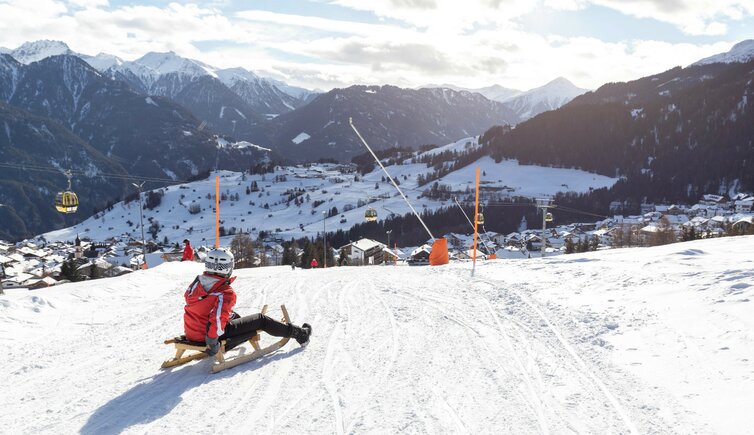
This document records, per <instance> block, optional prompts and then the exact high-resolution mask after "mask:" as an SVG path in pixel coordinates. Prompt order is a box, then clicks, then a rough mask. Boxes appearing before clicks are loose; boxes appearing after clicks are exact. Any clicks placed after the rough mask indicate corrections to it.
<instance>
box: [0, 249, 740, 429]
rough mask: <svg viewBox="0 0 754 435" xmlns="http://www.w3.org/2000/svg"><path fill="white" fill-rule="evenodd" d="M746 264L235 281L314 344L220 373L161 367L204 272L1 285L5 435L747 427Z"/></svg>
mask: <svg viewBox="0 0 754 435" xmlns="http://www.w3.org/2000/svg"><path fill="white" fill-rule="evenodd" d="M752 259H754V237H736V238H725V239H717V240H704V241H695V242H689V243H679V244H674V245H668V246H663V247H658V248H641V249H639V248H636V249H624V250H613V251H601V252H593V253H588V254H582V255H567V256H559V257H554V258H545V259H532V260H530V261H525V262H522V261H505V260H502V261H490V262H483V263H479V264H478V265H477V269H476V276H475V277H473V278H472V277H471V274H470V271H471V264H470V263H458V264H452V265H448V266H441V267H434V268H430V267H409V266H398V267H391V266H373V267H361V268H356V267H352V268H330V269H327V270H321V269H318V270H295V271H292V270H291V269H290V268H287V267H275V268H263V269H255V270H252V269H246V270H239V271H237V272H238V273H237V275H238V280H237V281H236V286H235V287H236V290H237V292H238V295H239V303H238V305H237V311H239V312H240V313H242V314H248V313H252V312H254V311H255V310H257V309H258V307H260V306H261V305H263V304H265V303H268V304H271V305H272V306H276V305H278V304H280V303H285V304H286V305H287V307H288V309H289V311H290V312H291V315H292V317H293V319H294V321H295V322H297V323H301V322H302V321H308V322H311V323H312V325H313V327H314V336H313V338H312V341H311V344H310V345H309V347H308V348H306V349H304V350H301V349H300V348H299V347H298V345H296V344H295V343H292V342H291V343H289V344H288V345H287V346H286V347H285V348H283V349H282V350H281V351H279V352H278V353H276V354H273V355H271V356H268V357H267V358H265V359H262V360H259V361H255V362H251V363H248V364H246V365H243V366H240V367H237V368H234V369H230V370H228V371H225V372H221V373H219V374H216V375H211V374H209V365H208V364H209V361H200V362H196V363H191V364H189V365H186V366H183V367H179V368H175V369H171V370H166V371H161V370H159V366H160V363H161V362H162V361H163V360H165V359H167V358H169V357H170V356H172V354H173V351H172V350H171V349H170V348H169V347H168V346H165V345H163V344H162V341H163V340H164V339H165V338H168V337H171V336H173V335H175V334H178V333H179V332H180V331H181V316H182V307H183V302H182V292H183V289H184V287H185V286H186V285H187V284H189V282H190V281H191V280H192V278H193V275H194V274H196V273H198V272H200V271H201V267H202V266H201V265H200V264H196V263H193V264H192V263H165V264H162V265H160V266H158V267H155V268H153V269H150V270H147V271H140V272H136V273H133V274H130V275H127V276H123V277H120V278H112V279H105V280H98V281H94V282H84V283H75V284H66V285H62V286H58V287H54V288H50V289H46V290H38V291H33V292H26V291H23V292H18V291H16V292H11V293H9V294H6V295H4V296H0V343H2V349H3V352H2V358H1V360H2V367H3V376H2V377H0V391H2V394H1V395H0V409H2V410H3V412H2V413H0V428H2V429H1V430H0V431H2V432H5V433H13V434H21V433H24V434H27V433H28V434H31V433H49V434H61V433H75V432H81V433H84V434H95V433H96V434H109V433H120V432H125V433H149V434H163V433H187V432H188V433H250V432H261V433H273V432H274V433H296V434H298V433H338V434H340V433H396V432H408V433H489V434H500V433H511V434H527V433H552V434H562V433H592V434H606V433H614V434H615V433H642V434H644V433H657V434H668V433H679V434H688V433H699V434H707V433H718V434H744V433H751V428H752V427H754V414H752V412H751V408H752V404H754V333H753V331H754V302H752V300H753V299H754V287H752V285H753V284H754V260H752ZM273 314H275V315H279V313H276V312H273ZM264 340H266V341H268V342H269V341H271V339H270V337H263V341H264Z"/></svg>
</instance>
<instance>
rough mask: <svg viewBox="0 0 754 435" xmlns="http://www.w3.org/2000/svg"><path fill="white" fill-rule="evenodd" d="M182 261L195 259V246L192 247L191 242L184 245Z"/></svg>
mask: <svg viewBox="0 0 754 435" xmlns="http://www.w3.org/2000/svg"><path fill="white" fill-rule="evenodd" d="M181 261H194V248H192V247H191V243H186V246H184V248H183V258H181Z"/></svg>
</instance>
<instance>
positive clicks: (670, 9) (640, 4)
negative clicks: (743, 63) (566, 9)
mask: <svg viewBox="0 0 754 435" xmlns="http://www.w3.org/2000/svg"><path fill="white" fill-rule="evenodd" d="M588 1H590V2H591V3H593V4H596V5H600V6H605V7H608V8H612V9H615V10H617V11H619V12H621V13H623V14H626V15H631V16H634V17H638V18H651V19H655V20H659V21H663V22H667V23H670V24H673V25H674V26H676V27H678V28H679V29H680V30H682V31H683V32H685V33H687V34H690V35H724V34H725V33H726V32H727V25H726V24H725V23H724V21H727V20H740V19H742V18H744V17H746V16H752V15H754V1H752V0H588Z"/></svg>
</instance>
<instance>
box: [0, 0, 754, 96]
mask: <svg viewBox="0 0 754 435" xmlns="http://www.w3.org/2000/svg"><path fill="white" fill-rule="evenodd" d="M327 1H329V2H330V3H338V4H341V5H348V6H350V7H353V8H355V9H359V10H369V11H371V12H374V13H375V14H376V15H378V16H380V17H383V18H384V20H382V21H381V22H378V23H376V24H375V23H363V22H354V21H348V20H334V19H328V18H322V17H310V16H303V15H297V14H284V13H275V12H269V11H258V10H249V11H242V12H238V13H236V14H235V15H231V16H225V15H224V14H223V13H222V11H221V10H220V9H218V8H217V7H215V6H198V5H194V4H185V5H183V4H178V3H170V4H167V5H164V6H121V7H113V6H110V7H106V8H103V7H99V6H101V5H102V4H103V3H104V2H103V1H101V0H72V1H68V2H64V1H62V0H38V1H36V2H34V3H33V4H32V2H29V1H27V0H0V16H2V17H3V20H2V21H0V33H1V34H3V44H5V45H6V46H8V47H9V48H13V47H16V46H18V45H20V44H21V43H23V42H25V41H30V40H38V39H57V40H62V41H65V42H66V43H68V44H69V46H70V47H71V48H72V49H73V50H74V51H77V52H80V53H85V54H96V53H98V52H100V51H103V52H107V53H111V54H115V55H117V56H120V57H121V58H124V59H127V60H131V59H135V58H137V57H140V56H141V55H143V54H144V53H146V52H147V51H166V50H173V51H175V52H177V53H178V54H179V55H182V56H186V57H191V58H195V59H199V60H201V61H204V62H207V63H209V64H211V65H215V66H218V67H234V66H241V67H244V68H247V69H250V70H255V71H263V72H266V73H269V74H271V75H274V76H275V77H276V78H280V79H283V80H286V81H288V82H290V83H291V84H294V85H299V86H306V87H316V88H324V89H327V88H330V87H334V86H337V87H342V86H348V85H351V84H354V83H365V84H384V83H391V84H396V85H399V86H419V85H423V84H427V83H430V82H434V83H454V84H457V85H461V86H466V87H482V86H486V85H491V84H494V83H497V84H501V85H503V86H507V87H514V88H519V89H527V88H532V87H535V86H540V85H542V84H544V83H546V82H547V81H549V80H551V79H553V78H555V77H557V76H565V77H567V78H569V79H571V80H573V81H574V82H575V83H576V84H577V85H579V86H582V87H589V88H595V87H597V86H599V85H601V84H603V83H605V82H608V81H623V80H631V79H636V78H639V77H641V76H645V75H649V74H653V73H657V72H660V71H663V70H665V69H668V68H671V67H673V66H676V65H687V64H689V63H692V62H694V61H696V60H698V59H701V58H703V57H706V56H709V55H712V54H715V53H719V52H723V51H727V50H728V49H729V48H730V46H731V45H732V44H733V42H719V43H715V44H706V45H698V44H671V43H666V42H661V41H643V40H636V41H621V42H605V41H601V40H599V39H597V38H585V37H581V38H564V37H559V36H555V35H542V34H536V33H532V32H530V31H527V30H526V29H523V28H521V27H520V26H519V25H516V24H513V22H512V21H511V20H512V19H513V18H515V17H518V16H521V15H522V14H525V13H528V12H529V11H531V9H532V7H534V6H533V5H535V6H536V2H530V1H523V0H469V1H468V2H458V1H451V0H374V1H373V2H361V1H356V0H332V1H331V0H327ZM543 1H546V2H547V4H549V5H550V7H557V8H560V9H572V8H577V9H578V8H582V7H584V6H585V5H586V2H588V1H591V2H592V3H596V2H601V3H602V4H604V5H606V6H609V7H616V8H617V7H619V6H620V7H622V8H625V9H626V11H625V13H631V12H630V11H629V9H630V8H633V7H634V6H635V5H636V4H638V3H641V2H639V1H638V0H637V1H633V0H623V1H620V0H543ZM677 1H680V0H676V2H677ZM721 1H723V0H721ZM74 2H76V3H77V4H81V5H83V4H84V3H87V2H88V3H89V4H90V5H94V6H96V7H84V6H82V7H79V6H76V7H74V6H73V3H74ZM723 2H724V1H723ZM644 3H646V5H645V6H646V8H647V9H648V10H650V9H651V8H657V9H658V10H662V11H663V13H665V14H672V13H673V12H674V11H675V12H678V11H679V9H678V8H680V12H678V13H682V14H687V15H690V16H691V15H699V10H698V9H693V8H691V9H689V8H688V7H686V6H684V5H685V4H686V3H684V5H681V6H676V9H672V8H671V7H670V6H668V5H665V6H663V5H661V4H660V3H661V2H659V0H658V1H655V2H651V1H649V0H645V1H644ZM671 3H672V2H671ZM728 3H730V4H732V3H734V2H728ZM753 3H754V2H753ZM215 4H216V5H219V4H220V3H215ZM98 5H99V6H98ZM684 8H686V9H684ZM731 8H732V9H731V11H736V10H739V9H736V8H735V7H731ZM636 13H637V14H638V12H636ZM728 13H729V14H733V12H728ZM744 13H745V12H741V14H744ZM396 21H397V22H396ZM700 22H701V23H702V24H704V25H706V26H707V27H706V28H705V31H707V32H720V31H721V30H722V29H721V28H719V27H717V28H715V26H716V25H717V24H716V22H713V21H709V22H707V21H704V18H701V21H700ZM710 26H712V27H710ZM198 47H203V48H202V49H201V50H200V49H199V48H198ZM207 47H209V48H207Z"/></svg>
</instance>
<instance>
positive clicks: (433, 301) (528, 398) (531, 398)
mask: <svg viewBox="0 0 754 435" xmlns="http://www.w3.org/2000/svg"><path fill="white" fill-rule="evenodd" d="M403 293H404V295H403V297H405V298H406V299H415V300H418V301H420V302H422V303H423V304H424V305H425V306H428V307H431V308H433V309H435V310H437V311H439V312H440V313H442V314H443V315H444V316H445V317H446V318H447V319H448V320H450V321H452V322H454V323H456V324H458V325H459V326H462V327H463V328H465V329H466V330H467V331H469V332H471V333H472V335H473V337H475V338H476V339H479V341H480V342H481V344H482V346H484V348H485V349H487V350H488V351H489V350H490V349H489V347H488V346H487V343H485V341H484V340H482V339H481V337H482V334H481V333H480V332H479V331H478V330H477V329H476V328H475V327H474V326H472V325H471V324H470V323H468V322H466V321H465V320H462V319H460V318H458V317H457V316H456V315H454V314H451V312H450V311H449V310H448V309H447V308H445V307H443V306H441V305H438V304H437V302H439V301H447V302H449V303H453V305H454V306H455V307H457V306H458V305H459V300H458V299H453V300H450V299H444V298H437V297H434V296H433V295H431V294H430V295H422V296H418V295H419V294H420V292H417V293H416V294H414V293H409V292H403ZM500 332H501V333H503V335H504V336H505V337H506V343H507V345H508V346H507V347H508V348H509V349H510V351H511V354H513V355H514V359H516V360H517V361H518V356H517V353H516V349H515V347H514V346H513V344H512V342H511V341H510V337H509V336H508V334H507V331H504V330H500ZM471 347H472V349H473V350H474V351H475V352H476V354H477V355H481V354H480V353H479V351H478V349H477V347H476V346H471ZM490 354H492V353H490ZM487 359H489V357H487ZM491 362H492V364H494V365H495V366H496V367H498V368H499V369H500V370H501V371H503V372H506V371H507V368H506V367H505V366H503V365H501V364H500V362H499V361H497V360H496V359H492V361H491ZM518 362H519V364H517V372H518V374H519V376H520V377H521V378H523V381H524V384H525V385H527V386H528V387H530V382H529V375H528V372H527V371H526V369H525V368H524V366H523V364H521V363H520V361H518ZM516 392H517V393H518V394H519V395H520V397H521V398H522V399H523V400H524V401H525V402H526V403H528V404H529V407H530V408H531V410H532V411H533V414H534V415H535V416H536V419H535V420H537V422H538V424H539V425H541V424H542V420H541V419H542V418H543V415H542V412H541V407H542V405H541V403H540V402H539V401H538V397H537V396H536V395H535V394H534V392H533V389H532V388H527V393H526V394H522V393H521V391H520V390H518V389H517V390H516ZM545 427H546V426H545ZM543 432H544V433H547V432H546V431H543Z"/></svg>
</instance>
